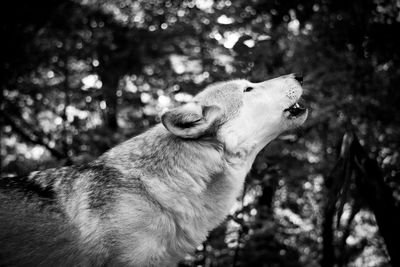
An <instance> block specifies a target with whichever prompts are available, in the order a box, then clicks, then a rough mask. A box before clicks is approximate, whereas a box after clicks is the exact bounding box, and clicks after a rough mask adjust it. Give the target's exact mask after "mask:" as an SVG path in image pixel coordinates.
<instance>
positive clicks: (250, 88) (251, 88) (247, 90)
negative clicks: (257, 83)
mask: <svg viewBox="0 0 400 267" xmlns="http://www.w3.org/2000/svg"><path fill="white" fill-rule="evenodd" d="M253 89H254V88H253V87H251V86H249V87H246V88H245V89H244V91H243V92H250V91H251V90H253Z"/></svg>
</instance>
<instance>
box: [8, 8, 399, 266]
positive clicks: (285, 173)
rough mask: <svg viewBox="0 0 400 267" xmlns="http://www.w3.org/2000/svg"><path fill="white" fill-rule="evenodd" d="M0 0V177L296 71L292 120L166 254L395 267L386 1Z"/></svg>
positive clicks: (391, 22) (55, 161)
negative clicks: (210, 92)
mask: <svg viewBox="0 0 400 267" xmlns="http://www.w3.org/2000/svg"><path fill="white" fill-rule="evenodd" d="M3 8H4V10H5V13H9V14H8V15H7V16H5V17H4V18H3V19H2V20H3V21H4V23H2V26H1V27H2V30H1V31H2V36H3V37H4V38H3V39H6V42H7V43H6V46H7V48H6V49H4V51H3V53H4V54H5V56H4V60H2V63H1V71H2V76H3V77H2V78H1V86H2V100H1V110H2V115H1V116H2V118H1V124H2V127H1V129H2V130H1V175H2V176H12V175H27V174H28V173H29V172H31V171H35V170H39V169H40V170H42V169H46V168H50V167H61V166H67V165H71V164H77V165H80V164H84V163H87V162H89V161H91V160H93V159H95V158H96V157H98V156H100V155H101V154H102V153H104V152H105V151H107V150H108V149H109V148H111V147H113V146H115V145H116V144H118V143H121V142H122V141H124V140H126V139H128V138H129V137H132V136H134V135H136V134H139V133H141V132H143V131H145V130H147V129H149V128H150V127H152V126H154V125H156V124H157V123H159V122H160V114H162V113H163V112H165V111H166V110H168V109H169V108H172V107H175V106H177V105H180V104H184V103H187V102H190V101H191V100H192V98H193V95H195V94H196V93H198V92H200V91H201V90H202V89H203V88H205V87H206V86H207V85H209V84H211V83H213V82H218V81H226V80H233V79H241V78H245V79H248V80H250V81H252V82H259V81H264V80H267V79H270V78H274V77H277V76H280V75H284V74H289V73H294V72H302V73H303V74H304V84H303V87H304V90H305V93H304V94H305V96H304V102H305V103H306V106H307V107H308V108H309V110H310V115H309V118H308V120H307V122H306V123H305V124H304V125H303V127H302V128H300V129H298V130H294V131H290V132H287V133H284V134H282V135H281V136H280V137H278V138H277V140H275V141H273V142H272V143H271V144H269V145H268V146H267V147H266V148H265V149H264V150H263V151H262V152H261V153H260V154H259V155H258V156H257V158H256V161H255V162H254V165H253V167H252V169H251V171H250V173H249V174H248V176H247V180H246V186H245V190H244V192H243V193H242V195H241V196H239V198H238V199H237V201H236V203H235V205H234V207H233V208H232V210H231V211H230V215H229V217H228V218H227V219H226V220H225V222H224V223H223V224H221V225H220V226H219V227H218V228H216V229H215V230H214V231H212V232H211V233H210V235H209V237H208V239H207V240H206V241H205V242H204V243H203V244H202V245H201V246H199V247H198V248H197V251H196V253H195V254H193V255H188V256H187V257H186V259H185V260H184V261H183V262H182V263H180V266H285V267H286V266H289V267H290V266H311V267H312V266H323V267H333V266H338V267H342V266H357V267H378V266H393V267H394V266H398V265H396V264H400V259H399V258H398V257H399V255H396V253H393V251H394V249H393V247H394V244H397V243H398V242H400V241H398V240H397V239H396V238H399V237H400V235H399V233H400V231H399V230H398V229H397V230H396V231H394V232H392V228H391V227H390V223H388V221H389V222H390V221H391V220H393V222H397V221H396V220H399V217H398V214H400V209H399V201H400V175H399V173H400V172H399V168H400V152H399V148H400V117H399V116H398V111H399V103H400V91H399V89H400V71H399V70H400V49H399V48H400V42H399V40H398V35H399V33H400V5H399V1H384V0H382V1H381V0H379V1H378V0H367V1H361V0H358V1H353V2H351V1H350V2H345V1H333V0H327V1H301V0H296V1H294V0H291V1H264V0H254V1H245V0H239V1H229V0H184V1H170V0H151V1H147V0H138V1H128V0H116V1H111V0H68V1H50V0H44V1H41V3H40V4H38V5H37V4H36V2H35V1H28V0H21V1H15V3H13V4H10V6H7V5H5V6H4V7H3ZM346 133H347V135H345V134H346ZM350 133H351V138H350V139H351V142H350V141H349V143H346V140H347V139H346V136H348V135H349V134H350ZM353 135H354V136H353ZM344 136H345V137H344ZM371 166H373V167H371ZM368 167H371V168H372V169H368ZM371 184H372V185H371ZM371 188H372V189H371ZM373 188H375V189H376V191H374V190H373ZM382 196H383V197H382ZM374 197H376V198H374ZM379 201H382V202H379ZM388 203H389V204H390V205H388V206H385V205H386V204H388ZM386 207H389V208H388V209H387V212H386V211H384V212H383V214H382V213H379V211H380V210H383V209H385V208H386ZM393 211H397V212H398V213H396V212H393ZM389 212H392V213H391V214H388V213H389ZM387 233H389V234H387ZM390 233H392V234H390ZM397 254H398V253H397ZM396 257H397V258H396Z"/></svg>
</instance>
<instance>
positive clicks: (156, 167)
mask: <svg viewBox="0 0 400 267" xmlns="http://www.w3.org/2000/svg"><path fill="white" fill-rule="evenodd" d="M301 83H302V77H301V76H299V75H295V74H289V75H285V76H281V77H278V78H274V79H271V80H267V81H264V82H260V83H252V82H249V81H247V80H232V81H227V82H219V83H216V84H212V85H210V86H208V87H206V88H205V89H204V90H203V91H201V92H200V93H199V94H197V95H196V96H195V97H194V98H193V100H192V101H190V102H188V103H186V104H183V105H181V106H178V107H175V108H172V109H170V110H167V111H166V112H164V113H163V114H162V115H161V123H159V124H158V125H155V126H154V127H153V128H151V129H149V130H148V131H146V132H144V133H142V134H140V135H138V136H136V137H133V138H131V139H129V140H127V141H125V142H123V143H121V144H120V145H117V146H116V147H114V148H112V149H110V150H109V151H107V152H106V153H104V154H103V155H101V156H100V157H99V158H97V159H96V160H94V161H93V162H91V163H89V164H86V165H84V166H68V167H62V168H55V169H48V170H44V171H39V172H33V173H31V174H30V175H29V176H27V177H25V178H15V177H14V178H3V179H1V186H0V206H1V208H0V265H1V266H175V265H177V263H178V262H179V261H180V260H181V259H182V258H184V257H185V255H187V254H188V253H192V252H193V251H194V249H195V248H196V247H197V246H198V245H200V244H201V243H202V242H203V241H204V240H205V239H206V237H207V234H208V232H209V231H210V230H212V229H213V228H215V227H216V226H218V224H220V223H221V222H222V221H223V220H224V218H225V217H226V216H227V214H228V212H229V210H230V208H231V207H232V205H233V204H234V203H235V201H236V198H237V197H238V195H240V192H241V190H242V188H243V184H244V180H245V177H246V174H247V173H248V172H249V170H250V168H251V165H252V163H253V161H254V159H255V157H256V155H257V153H258V152H259V151H260V150H261V149H262V148H264V147H265V146H266V145H267V144H268V143H269V142H270V141H272V140H273V139H274V138H276V137H277V136H278V135H280V134H281V133H282V132H284V131H287V130H289V129H293V128H296V127H298V126H300V125H301V124H303V123H304V121H305V120H306V118H307V115H308V110H307V108H305V107H304V106H302V105H300V104H299V103H298V101H299V99H300V97H301V95H302V92H303V89H302V86H301Z"/></svg>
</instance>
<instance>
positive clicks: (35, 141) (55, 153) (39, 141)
mask: <svg viewBox="0 0 400 267" xmlns="http://www.w3.org/2000/svg"><path fill="white" fill-rule="evenodd" d="M3 119H4V121H5V123H7V124H8V125H10V126H11V127H12V128H13V129H14V131H15V132H16V133H17V134H19V135H20V136H21V137H22V138H24V139H25V140H26V141H28V142H30V143H33V144H35V145H40V146H43V147H45V148H46V149H47V150H48V151H50V153H51V154H52V155H53V156H54V157H55V158H57V159H65V158H67V155H65V154H63V153H61V152H60V151H58V150H57V149H54V148H52V147H50V145H49V144H48V143H46V142H44V141H43V140H42V139H40V138H39V137H38V136H37V135H33V134H32V133H28V132H26V131H25V130H23V129H22V128H21V127H20V126H19V125H18V124H17V123H16V122H15V120H14V119H12V118H11V117H10V116H9V115H7V114H5V113H4V112H3Z"/></svg>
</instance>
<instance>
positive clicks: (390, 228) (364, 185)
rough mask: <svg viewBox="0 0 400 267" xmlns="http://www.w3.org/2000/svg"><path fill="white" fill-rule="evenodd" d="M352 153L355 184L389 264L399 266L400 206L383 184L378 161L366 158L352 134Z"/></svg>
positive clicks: (366, 155) (364, 152)
mask: <svg viewBox="0 0 400 267" xmlns="http://www.w3.org/2000/svg"><path fill="white" fill-rule="evenodd" d="M351 150H352V153H353V155H354V157H353V160H354V165H355V171H356V181H355V182H356V185H357V188H359V191H360V192H361V194H362V196H363V197H364V198H365V200H366V201H367V203H368V205H369V207H370V208H371V210H372V211H373V212H374V214H375V219H376V222H377V224H378V227H379V231H380V233H381V235H382V237H383V239H384V241H385V244H386V248H387V251H388V253H389V256H390V260H391V264H392V266H400V254H399V249H398V246H399V242H400V210H399V207H398V206H396V202H395V199H394V198H393V194H392V190H391V189H390V188H389V187H388V186H387V185H386V184H385V182H384V178H383V174H382V171H381V169H380V167H379V165H378V163H377V162H376V161H375V160H373V159H370V158H369V157H368V154H367V153H366V151H365V150H364V149H363V147H362V146H361V144H360V143H359V141H358V139H357V137H355V136H354V137H353V142H352V146H351Z"/></svg>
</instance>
